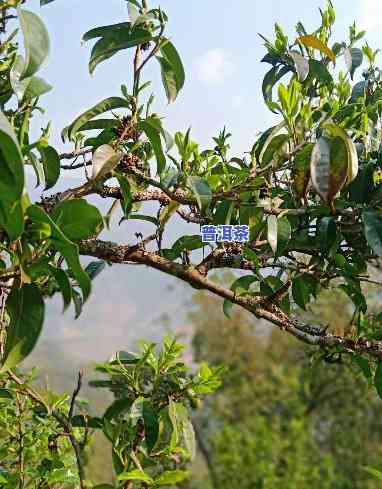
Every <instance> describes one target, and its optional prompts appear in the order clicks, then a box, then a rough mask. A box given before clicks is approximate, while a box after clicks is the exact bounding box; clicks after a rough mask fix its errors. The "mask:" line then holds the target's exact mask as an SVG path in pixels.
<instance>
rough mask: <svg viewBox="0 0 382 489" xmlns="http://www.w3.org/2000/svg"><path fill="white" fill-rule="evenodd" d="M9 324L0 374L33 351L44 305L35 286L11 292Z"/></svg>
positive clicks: (8, 306)
mask: <svg viewBox="0 0 382 489" xmlns="http://www.w3.org/2000/svg"><path fill="white" fill-rule="evenodd" d="M6 307H7V311H8V314H9V318H10V322H9V326H8V327H7V339H6V343H5V350H4V356H3V365H2V367H1V371H2V372H5V371H7V370H9V369H11V368H13V367H15V366H16V365H18V364H19V363H20V362H21V361H23V360H24V359H25V358H26V357H27V356H28V355H29V354H30V353H31V352H32V350H33V348H34V347H35V345H36V342H37V340H38V338H39V336H40V333H41V330H42V325H43V321H44V312H45V307H44V301H43V298H42V296H41V292H40V290H39V289H38V287H37V286H36V285H34V284H28V285H24V286H23V287H21V288H20V289H17V288H14V289H13V290H12V292H11V293H10V295H9V297H8V299H7V304H6Z"/></svg>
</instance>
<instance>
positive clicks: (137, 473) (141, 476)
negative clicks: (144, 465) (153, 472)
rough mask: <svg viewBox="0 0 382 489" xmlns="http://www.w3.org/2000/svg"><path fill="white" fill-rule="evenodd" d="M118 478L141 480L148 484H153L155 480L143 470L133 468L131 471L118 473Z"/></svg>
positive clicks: (122, 479) (120, 479)
mask: <svg viewBox="0 0 382 489" xmlns="http://www.w3.org/2000/svg"><path fill="white" fill-rule="evenodd" d="M117 479H118V480H119V481H141V482H145V483H146V484H147V485H149V486H152V485H153V484H154V480H153V478H152V477H150V476H149V475H148V474H146V473H145V472H143V471H142V470H138V469H135V470H131V471H130V472H122V473H121V474H119V475H118V477H117Z"/></svg>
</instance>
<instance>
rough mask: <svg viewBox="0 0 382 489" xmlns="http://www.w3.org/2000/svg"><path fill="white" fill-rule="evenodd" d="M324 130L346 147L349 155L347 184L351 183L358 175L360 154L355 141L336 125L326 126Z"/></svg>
mask: <svg viewBox="0 0 382 489" xmlns="http://www.w3.org/2000/svg"><path fill="white" fill-rule="evenodd" d="M323 127H324V129H326V130H328V131H330V133H331V134H332V136H334V137H339V138H341V139H342V141H343V142H344V143H345V145H346V150H347V153H348V171H347V184H349V183H351V182H352V181H353V180H354V179H355V178H356V176H357V174H358V154H357V148H356V146H355V144H354V141H353V140H352V139H351V138H350V137H349V136H348V135H347V133H346V131H344V129H342V127H340V126H337V125H336V124H325V125H324V126H323Z"/></svg>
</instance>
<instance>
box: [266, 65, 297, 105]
mask: <svg viewBox="0 0 382 489" xmlns="http://www.w3.org/2000/svg"><path fill="white" fill-rule="evenodd" d="M291 70H292V68H291V67H290V66H282V67H276V66H275V67H274V68H272V69H271V70H269V71H268V73H267V74H266V75H265V77H264V80H263V85H262V90H263V97H264V101H265V103H266V104H267V106H268V107H269V108H270V110H271V111H272V112H274V113H275V114H277V112H276V111H275V109H274V107H273V102H272V97H273V87H274V86H275V85H276V83H277V82H279V81H280V80H281V78H283V76H285V75H286V74H287V73H289V72H290V71H291Z"/></svg>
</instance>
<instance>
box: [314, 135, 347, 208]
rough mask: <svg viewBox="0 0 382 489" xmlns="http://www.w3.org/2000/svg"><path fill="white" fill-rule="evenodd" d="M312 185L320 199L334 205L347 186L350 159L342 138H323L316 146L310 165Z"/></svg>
mask: <svg viewBox="0 0 382 489" xmlns="http://www.w3.org/2000/svg"><path fill="white" fill-rule="evenodd" d="M310 171H311V175H312V183H313V187H314V188H315V190H316V192H317V193H318V194H319V195H320V197H321V198H322V199H323V200H324V201H325V202H327V203H328V204H332V202H333V200H334V198H335V197H336V195H337V193H338V192H339V191H340V190H341V189H342V187H343V186H344V185H345V182H346V178H347V176H348V171H349V157H348V150H347V146H346V144H345V142H344V141H343V139H342V138H341V137H335V138H332V139H330V138H327V137H321V138H320V139H319V140H318V141H317V143H316V144H315V146H314V148H313V152H312V158H311V163H310Z"/></svg>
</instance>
